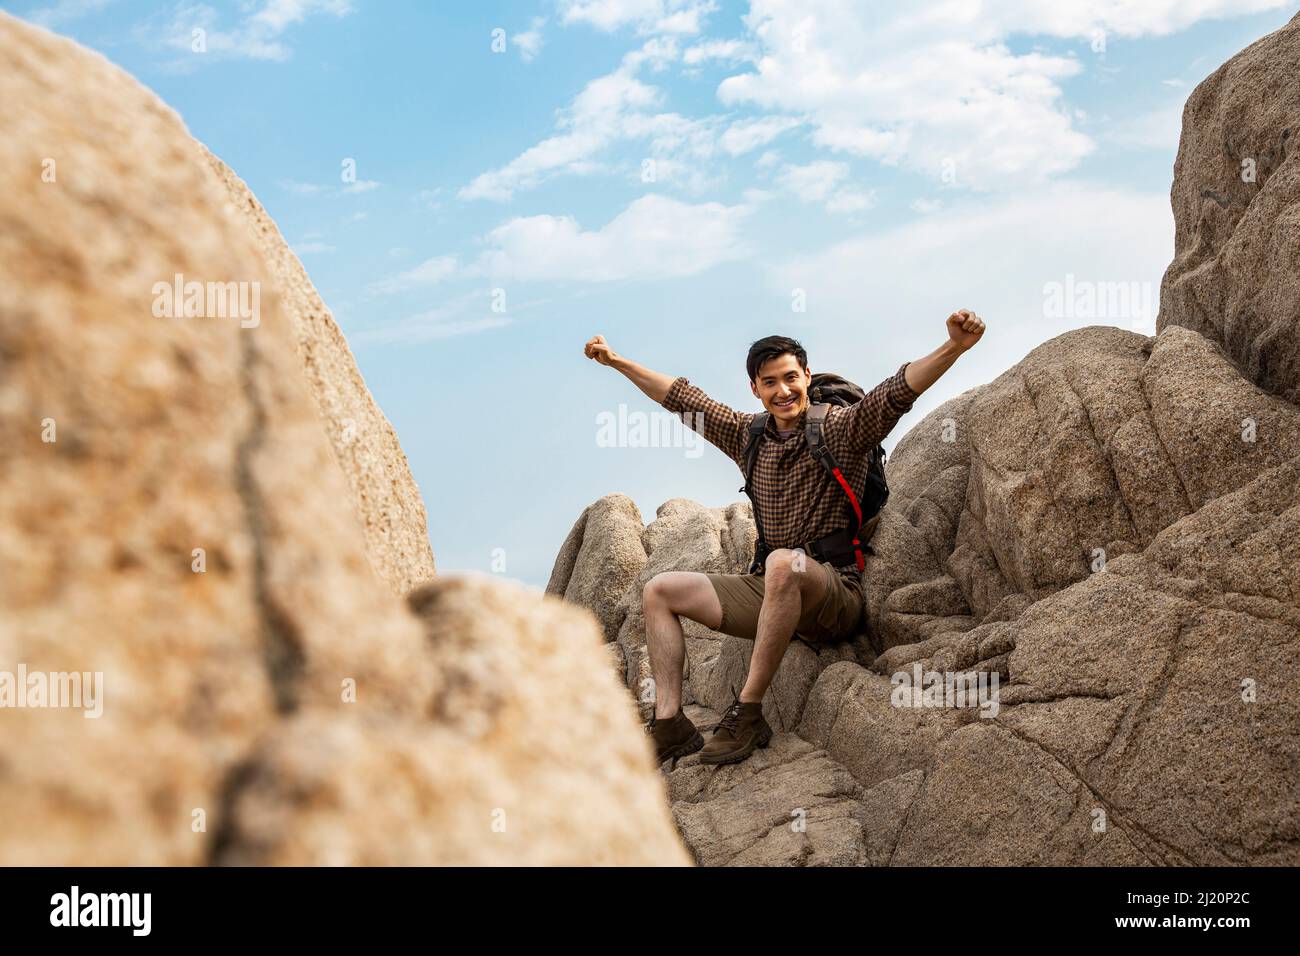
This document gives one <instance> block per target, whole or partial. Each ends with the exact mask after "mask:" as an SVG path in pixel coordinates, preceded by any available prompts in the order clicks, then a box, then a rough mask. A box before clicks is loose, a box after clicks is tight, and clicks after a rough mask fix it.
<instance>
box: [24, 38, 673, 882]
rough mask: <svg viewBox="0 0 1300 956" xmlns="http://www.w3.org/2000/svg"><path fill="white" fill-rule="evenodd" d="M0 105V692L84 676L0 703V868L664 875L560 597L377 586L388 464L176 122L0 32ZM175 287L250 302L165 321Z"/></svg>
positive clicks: (288, 275) (601, 674)
mask: <svg viewBox="0 0 1300 956" xmlns="http://www.w3.org/2000/svg"><path fill="white" fill-rule="evenodd" d="M0 102H3V103H4V104H5V108H4V110H3V111H2V112H0V168H3V169H5V170H6V171H7V172H9V174H10V178H9V181H8V183H7V185H6V188H5V189H4V190H3V191H0V223H3V228H0V447H3V448H4V449H5V455H4V458H3V459H2V460H0V607H3V608H4V614H3V617H0V695H4V694H6V693H8V694H11V695H12V694H13V693H14V690H15V688H14V684H13V677H14V676H15V675H17V674H19V673H22V672H24V671H25V672H26V673H27V674H29V675H38V678H37V684H36V685H34V686H36V687H39V685H40V681H41V679H42V678H43V677H44V676H47V675H51V674H56V673H64V674H71V673H74V672H75V673H78V674H83V673H84V674H89V675H95V674H97V673H98V674H102V696H97V697H94V698H87V697H84V696H83V697H79V699H72V698H71V694H70V692H71V690H72V689H73V688H72V687H71V685H70V684H65V685H64V687H65V688H66V689H67V690H68V691H69V699H67V700H65V701H64V702H66V703H72V704H78V703H79V704H80V705H81V706H69V707H61V708H51V707H45V706H38V704H41V703H49V702H50V701H49V700H38V699H37V698H36V697H34V696H28V695H27V694H26V693H24V702H25V703H28V704H30V705H31V706H27V707H22V708H17V707H14V706H9V704H12V702H13V699H12V697H11V698H10V699H9V700H8V701H7V702H6V706H4V707H2V708H0V863H4V864H44V865H49V864H58V865H70V864H90V865H125V864H132V865H136V864H162V865H178V864H201V863H212V862H216V863H296V864H303V863H306V864H317V863H330V864H334V863H371V864H392V863H403V864H406V863H421V864H429V863H498V862H511V863H520V864H548V863H563V864H581V863H595V862H605V863H636V864H664V863H667V864H681V863H687V862H689V857H688V856H687V854H686V853H685V851H684V849H683V847H682V846H681V844H680V841H679V840H678V837H677V834H676V832H675V830H674V828H673V825H672V819H671V816H670V814H669V811H668V807H667V804H666V802H665V800H664V784H663V782H662V780H661V779H660V778H659V777H658V776H656V775H655V773H654V768H653V767H652V766H651V764H652V752H651V750H650V747H649V744H648V742H647V741H646V739H645V737H644V734H643V733H642V732H641V728H640V727H639V726H638V725H637V722H636V712H635V708H634V706H633V705H632V703H631V702H630V701H629V700H628V699H627V695H626V693H625V691H624V690H623V689H622V688H621V687H620V685H619V683H618V682H617V681H616V680H615V679H614V678H613V677H612V676H611V675H610V673H609V669H608V665H607V661H606V659H605V657H604V655H603V654H602V652H601V635H600V631H599V628H598V626H597V623H596V621H595V620H594V619H593V618H592V616H591V615H590V614H589V613H587V612H586V611H583V610H580V609H576V608H574V607H573V606H572V605H568V604H564V603H563V602H560V601H558V600H556V599H555V598H552V597H546V596H541V595H537V594H535V593H531V592H529V591H527V590H526V589H523V588H520V587H517V586H511V585H507V584H503V583H500V582H495V581H487V580H474V579H472V578H458V577H453V576H445V575H444V576H440V577H437V578H435V579H434V580H433V581H432V582H430V583H428V584H427V585H425V586H423V587H421V588H419V589H418V590H416V591H415V592H414V593H413V594H412V595H411V597H410V607H408V606H407V605H405V604H403V602H402V601H401V600H399V599H398V598H397V597H395V596H394V595H393V593H392V590H393V589H394V587H398V588H400V587H401V586H402V584H403V583H404V582H405V581H406V580H412V579H417V578H419V577H421V576H423V573H424V571H423V570H421V569H422V568H423V569H424V570H428V571H431V570H432V559H431V556H430V557H429V559H428V561H427V568H425V561H424V558H422V557H421V555H422V554H423V553H424V552H423V548H425V547H427V544H422V539H423V537H424V526H423V521H422V507H417V505H418V499H416V498H414V497H413V494H414V492H413V489H411V488H410V487H405V488H399V489H398V490H397V491H395V492H394V497H393V498H391V499H387V500H388V504H383V503H382V502H379V501H373V502H370V503H369V504H366V503H362V504H361V505H358V500H359V499H358V495H360V497H361V498H365V497H366V496H367V494H368V492H367V491H366V489H367V488H368V487H370V484H369V483H370V482H371V481H372V480H378V477H379V476H380V475H388V476H390V477H392V476H394V475H397V476H399V477H400V475H401V474H404V473H405V472H404V465H402V459H401V452H400V449H399V448H397V446H396V443H395V441H393V440H392V436H391V433H389V432H387V431H386V430H385V428H384V426H383V424H382V422H381V416H379V413H378V411H377V409H374V406H373V403H371V402H370V399H369V396H368V395H365V394H364V387H363V386H362V385H361V383H360V380H359V378H356V377H355V369H354V368H353V366H352V365H351V363H350V359H347V356H346V350H345V349H343V347H342V345H341V343H339V342H335V343H334V345H329V344H328V343H324V342H318V343H317V344H316V345H315V346H310V347H308V346H305V345H304V338H307V339H310V338H311V335H310V334H308V333H305V332H304V330H303V324H302V322H303V314H302V312H301V310H302V309H303V308H305V306H303V302H304V301H306V300H309V299H310V298H311V296H312V295H314V293H309V292H308V291H307V290H308V288H309V287H306V286H303V285H302V284H301V283H299V284H298V286H297V287H296V288H293V289H287V288H286V286H285V283H286V282H288V283H289V284H290V285H293V283H294V282H295V281H297V280H295V278H294V275H295V274H294V270H293V269H292V268H289V266H291V265H292V263H288V264H286V261H285V260H284V259H283V257H282V256H281V257H280V258H279V259H278V260H277V250H278V249H279V248H280V247H279V246H278V245H277V244H276V243H277V242H278V239H277V240H275V241H272V238H273V237H271V236H270V234H269V232H266V231H265V230H264V234H263V235H262V236H261V238H260V239H259V238H257V237H256V236H255V235H254V231H253V230H250V220H249V218H248V217H247V216H245V215H240V214H237V212H236V209H235V207H234V206H232V204H231V201H230V196H231V192H230V188H231V187H230V184H229V183H228V182H226V183H223V181H222V178H221V176H219V175H218V173H219V172H220V169H218V170H217V172H214V167H213V164H212V161H211V160H210V157H208V156H207V155H206V154H205V152H204V151H203V150H202V149H201V148H200V147H199V146H198V144H196V143H195V142H194V141H193V140H192V139H191V138H190V136H189V135H188V133H187V132H186V131H185V128H184V126H183V125H182V123H181V122H180V120H179V118H178V117H177V116H176V115H175V114H174V113H173V112H171V111H170V110H169V109H167V108H166V107H165V106H164V105H163V104H162V103H160V102H159V101H158V100H157V98H156V97H154V96H153V95H152V94H150V93H149V92H148V91H146V90H145V89H143V88H142V87H141V86H140V85H139V84H137V83H136V82H135V81H134V80H132V79H131V78H130V77H129V76H127V75H126V74H125V73H123V72H122V71H120V70H118V69H116V68H114V67H112V66H111V65H110V64H108V63H107V61H105V60H104V59H103V58H102V57H100V56H98V55H96V54H93V53H90V52H88V51H86V50H84V49H82V48H80V47H78V46H77V45H75V44H73V43H71V42H69V41H66V40H63V39H59V38H56V37H54V36H52V35H51V34H49V33H47V32H45V31H42V30H38V29H35V28H32V27H29V26H27V25H25V24H23V23H21V22H19V21H17V20H15V19H13V18H11V17H9V16H7V15H3V14H0ZM250 208H251V209H253V210H254V211H255V212H257V213H258V215H261V213H260V211H259V210H258V209H256V208H254V207H250ZM269 228H270V227H269V226H268V227H267V229H269ZM268 257H269V258H270V259H271V260H273V261H268ZM176 275H181V276H182V277H183V279H184V281H191V280H192V281H197V282H201V283H208V282H212V283H234V284H236V285H235V286H234V288H236V289H241V288H242V290H244V291H245V292H246V295H247V298H246V299H245V300H244V301H245V303H246V304H249V305H251V304H252V303H253V302H254V301H256V304H257V309H256V310H252V309H250V310H249V311H248V313H247V314H246V315H242V317H238V318H231V317H224V318H223V317H218V316H217V315H216V313H215V311H209V309H208V304H207V303H206V302H205V303H203V308H200V309H198V310H197V311H198V312H199V313H201V314H195V315H190V316H189V317H185V312H184V310H183V309H182V310H181V311H180V312H179V316H180V317H170V316H168V315H167V314H165V313H166V311H167V310H166V309H165V308H159V302H160V300H159V296H160V295H162V293H160V292H159V291H157V286H158V284H161V285H162V286H164V287H165V286H167V285H168V284H170V283H171V282H172V281H173V278H174V277H175V276H176ZM303 281H305V280H303ZM240 283H243V284H245V285H243V286H242V287H241V286H239V285H238V284H240ZM254 290H255V291H256V294H257V296H258V298H257V299H256V300H254V299H253V298H252V296H253V295H254ZM304 297H305V298H304ZM295 303H296V304H295ZM308 305H309V306H310V308H315V307H314V306H312V305H311V304H310V302H309V303H308ZM160 311H161V312H163V313H164V314H159V312H160ZM313 314H315V313H313ZM323 315H324V314H323V313H320V314H316V317H315V319H313V320H312V322H313V323H314V327H315V328H316V329H317V332H318V333H319V334H320V335H321V336H323V338H325V339H328V338H329V337H330V336H331V335H333V334H334V333H333V332H330V329H332V328H333V327H332V326H330V325H328V324H326V323H325V322H324V320H323ZM311 356H315V358H314V360H311V359H310V357H311ZM304 362H306V363H307V365H306V367H305V366H304ZM334 376H339V377H340V379H341V380H337V381H331V379H332V378H333V377H334ZM331 396H333V397H331ZM332 403H333V404H332ZM339 414H342V415H345V416H348V417H353V418H354V420H355V421H356V424H357V427H358V432H357V438H356V440H357V441H358V442H360V443H362V444H363V445H367V446H368V448H369V450H367V451H364V452H362V451H357V450H354V452H355V454H354V455H353V456H352V457H349V454H347V453H343V452H340V451H339V449H338V448H337V445H334V446H332V444H331V438H335V439H337V438H338V435H337V434H336V432H337V427H336V426H337V424H338V423H339V421H341V419H339V418H337V417H336V416H337V415H339ZM340 465H342V466H343V468H342V469H341V468H340ZM354 466H355V467H358V468H360V469H362V470H367V469H373V472H374V473H373V474H372V475H370V477H367V478H365V479H364V480H362V481H360V482H359V483H358V482H350V481H349V480H348V478H347V477H345V474H344V470H346V469H347V468H349V467H354ZM399 484H400V482H399ZM394 503H396V504H394ZM371 505H374V506H375V507H377V508H378V509H379V510H378V511H374V512H367V510H366V509H367V508H368V507H370V506H371ZM367 513H369V514H370V515H371V518H374V517H375V516H376V515H380V514H382V515H384V516H386V517H384V518H383V519H382V520H378V519H376V520H373V521H372V520H371V519H370V518H367V517H366V515H367ZM359 514H360V516H361V518H362V520H361V521H360V522H359V521H358V516H359ZM384 521H387V522H389V527H388V531H384V530H383V522H384ZM399 526H400V527H399ZM363 528H364V529H366V530H364V531H363ZM376 531H377V532H378V538H376V536H375V534H373V533H371V532H376ZM385 538H386V539H387V542H388V543H387V544H384V543H383V542H384V540H385ZM377 542H379V543H378V544H377ZM376 571H378V575H377V574H376ZM521 662H522V663H521ZM88 685H89V686H92V687H93V686H95V679H94V678H93V676H92V678H91V680H90V681H88ZM23 689H24V690H30V689H31V688H29V687H28V686H27V685H26V684H24V688H23ZM77 689H78V690H79V689H80V688H77ZM4 700H5V698H4V697H3V696H0V701H4ZM97 709H102V712H101V713H100V714H99V715H98V716H94V715H93V711H94V710H97ZM86 711H90V712H91V713H92V716H90V718H89V719H88V718H87V717H86V716H83V713H85V712H86Z"/></svg>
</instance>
